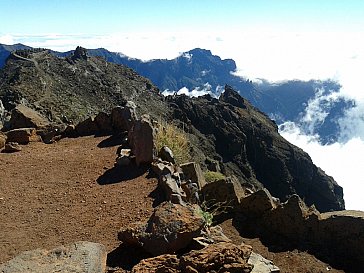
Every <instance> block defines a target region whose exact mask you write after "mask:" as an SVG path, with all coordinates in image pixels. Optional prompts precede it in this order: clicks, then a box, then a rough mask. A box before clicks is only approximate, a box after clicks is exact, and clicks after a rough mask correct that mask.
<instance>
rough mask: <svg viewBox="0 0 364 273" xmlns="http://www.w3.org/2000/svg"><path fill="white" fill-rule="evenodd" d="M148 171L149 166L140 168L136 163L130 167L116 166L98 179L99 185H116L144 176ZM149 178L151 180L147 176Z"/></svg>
mask: <svg viewBox="0 0 364 273" xmlns="http://www.w3.org/2000/svg"><path fill="white" fill-rule="evenodd" d="M148 171H149V167H148V166H142V165H141V166H139V167H138V166H137V165H136V164H135V163H134V162H132V163H130V164H129V165H128V166H115V167H113V168H112V169H109V170H107V171H106V172H105V173H104V174H102V175H101V176H100V177H99V178H97V183H99V185H108V184H115V183H119V182H123V181H127V180H132V179H135V178H137V177H139V176H142V175H144V174H145V173H147V172H148ZM147 178H150V176H149V174H148V175H147Z"/></svg>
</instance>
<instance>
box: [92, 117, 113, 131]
mask: <svg viewBox="0 0 364 273" xmlns="http://www.w3.org/2000/svg"><path fill="white" fill-rule="evenodd" d="M95 123H96V125H97V127H98V131H99V133H104V134H110V133H112V131H113V129H112V124H111V116H110V115H109V114H108V113H105V112H99V113H98V114H97V115H96V117H95Z"/></svg>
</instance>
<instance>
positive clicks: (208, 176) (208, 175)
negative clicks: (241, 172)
mask: <svg viewBox="0 0 364 273" xmlns="http://www.w3.org/2000/svg"><path fill="white" fill-rule="evenodd" d="M204 176H205V180H206V182H207V183H210V182H214V181H217V180H221V179H225V178H226V177H225V175H223V174H222V173H219V172H211V171H207V172H205V173H204Z"/></svg>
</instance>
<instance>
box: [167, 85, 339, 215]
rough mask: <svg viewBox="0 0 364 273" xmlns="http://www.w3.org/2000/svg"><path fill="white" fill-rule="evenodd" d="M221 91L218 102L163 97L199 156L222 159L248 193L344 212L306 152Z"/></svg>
mask: <svg viewBox="0 0 364 273" xmlns="http://www.w3.org/2000/svg"><path fill="white" fill-rule="evenodd" d="M226 92H227V94H226V95H225V98H224V97H223V98H221V99H220V100H216V99H213V98H211V97H210V96H208V95H206V96H203V97H198V98H189V97H187V96H183V95H181V96H174V97H168V98H167V101H168V103H169V105H170V107H171V108H172V109H174V113H173V116H174V118H175V119H178V120H180V121H181V122H183V123H184V124H187V125H188V131H190V132H193V134H194V135H195V136H196V137H197V138H198V145H196V146H194V149H195V153H197V155H198V156H199V155H200V154H199V152H198V150H199V149H200V153H202V154H204V155H205V156H206V157H209V158H221V159H222V160H221V161H222V162H224V163H223V164H221V168H222V169H224V173H225V174H226V175H230V174H234V175H235V176H237V177H238V178H239V181H241V183H242V184H244V185H246V186H248V185H251V186H249V187H252V188H253V189H261V188H263V187H265V188H267V189H268V190H269V191H270V192H271V193H272V195H273V196H275V197H278V198H280V199H281V200H282V201H286V200H287V199H288V198H289V196H291V195H292V194H298V195H299V196H300V197H301V198H304V199H305V201H306V202H307V204H308V205H312V204H315V206H316V207H317V208H318V209H319V210H320V211H329V210H342V209H344V200H343V192H342V188H341V187H340V186H339V185H337V183H336V182H335V181H334V180H333V179H332V178H331V177H329V176H327V175H326V174H325V173H324V172H323V171H322V170H321V169H319V168H318V167H316V166H315V165H314V164H313V163H312V161H311V158H310V157H309V155H308V154H306V153H305V152H303V151H302V150H301V149H299V148H297V147H295V146H293V145H292V144H290V143H289V142H287V141H286V140H285V139H284V138H283V137H281V136H280V135H279V133H278V128H277V125H276V124H275V123H274V122H273V121H272V120H270V119H269V118H268V117H267V116H266V115H264V114H263V113H262V112H260V111H258V110H257V109H256V108H254V107H253V106H252V105H251V104H250V103H249V102H248V101H243V103H244V106H245V107H238V106H239V105H240V104H239V103H238V104H237V103H234V104H235V105H238V106H234V105H231V104H230V103H228V102H226V101H224V100H226V96H227V95H229V96H228V97H229V101H231V100H232V98H233V97H235V98H236V100H237V101H239V100H240V99H241V98H240V97H239V95H238V94H237V93H236V92H234V91H232V90H231V88H230V87H228V86H227V87H226ZM240 106H241V105H240ZM200 157H202V156H201V155H200Z"/></svg>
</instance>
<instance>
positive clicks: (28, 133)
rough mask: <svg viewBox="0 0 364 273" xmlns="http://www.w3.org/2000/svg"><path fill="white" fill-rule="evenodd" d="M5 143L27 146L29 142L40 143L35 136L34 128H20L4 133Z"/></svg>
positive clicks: (39, 139) (38, 137)
mask: <svg viewBox="0 0 364 273" xmlns="http://www.w3.org/2000/svg"><path fill="white" fill-rule="evenodd" d="M6 136H7V140H6V141H7V142H17V143H19V144H28V143H29V142H38V141H42V139H41V137H40V136H38V135H37V132H36V130H35V129H34V128H20V129H14V130H10V131H8V132H6Z"/></svg>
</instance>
